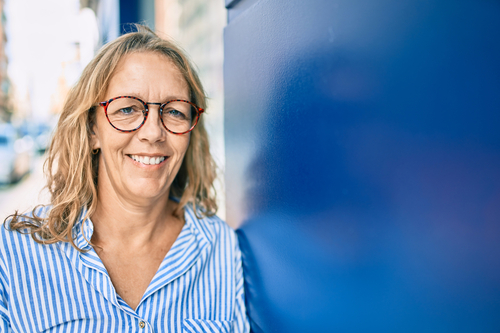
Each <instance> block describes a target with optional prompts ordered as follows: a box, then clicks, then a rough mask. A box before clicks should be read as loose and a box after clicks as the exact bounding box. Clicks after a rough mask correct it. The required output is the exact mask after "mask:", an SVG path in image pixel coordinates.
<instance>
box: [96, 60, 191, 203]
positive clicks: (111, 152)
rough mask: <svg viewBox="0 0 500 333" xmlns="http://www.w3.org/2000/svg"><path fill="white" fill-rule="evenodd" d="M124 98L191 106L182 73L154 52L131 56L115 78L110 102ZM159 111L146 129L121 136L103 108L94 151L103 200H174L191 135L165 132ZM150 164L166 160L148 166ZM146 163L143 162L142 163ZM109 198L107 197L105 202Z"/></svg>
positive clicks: (155, 109) (151, 116)
mask: <svg viewBox="0 0 500 333" xmlns="http://www.w3.org/2000/svg"><path fill="white" fill-rule="evenodd" d="M118 96H134V97H138V98H140V99H141V100H143V101H144V102H146V103H164V102H166V101H169V100H172V99H184V100H189V93H188V85H187V83H186V81H185V80H184V77H183V76H182V74H181V72H180V71H179V69H178V68H177V67H176V66H175V65H174V64H173V63H172V61H171V60H169V59H168V58H167V57H165V56H163V55H161V54H157V53H152V52H137V53H132V54H129V55H126V56H125V57H124V58H122V60H121V61H120V62H119V63H118V66H117V68H116V70H115V72H114V74H113V76H112V77H111V80H110V82H109V86H108V90H107V92H106V96H105V100H109V99H110V98H113V97H118ZM158 108H159V106H158V105H149V115H148V118H147V120H146V122H145V123H144V125H143V126H142V127H141V128H140V129H139V130H137V131H135V132H131V133H124V132H119V131H117V130H116V129H114V128H113V127H112V126H111V125H110V124H109V122H108V120H107V119H106V115H105V113H104V108H103V107H102V106H99V107H98V108H97V115H96V125H95V127H94V133H95V134H94V135H93V138H92V140H93V148H94V149H96V148H100V150H101V154H100V160H99V175H98V181H99V183H98V184H99V195H100V196H101V199H102V200H106V196H107V195H117V196H118V198H119V199H127V200H132V201H151V200H153V201H154V200H158V199H165V198H168V194H169V189H170V185H171V184H172V181H173V180H174V178H175V176H176V175H177V172H178V171H179V168H180V166H181V164H182V161H183V159H184V155H185V154H186V150H187V148H188V145H189V138H190V134H189V133H187V134H182V135H175V134H172V133H169V132H168V131H167V130H165V128H164V127H163V125H162V123H161V120H160V118H159V113H158ZM146 157H147V158H149V159H152V158H154V159H155V163H156V161H157V160H158V158H159V159H160V161H161V160H162V159H163V158H164V160H163V161H161V162H160V163H159V164H147V163H146V162H145V161H144V160H145V159H146ZM141 160H142V162H141ZM103 196H104V197H103Z"/></svg>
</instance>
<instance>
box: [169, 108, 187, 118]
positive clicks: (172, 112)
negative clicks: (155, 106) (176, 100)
mask: <svg viewBox="0 0 500 333" xmlns="http://www.w3.org/2000/svg"><path fill="white" fill-rule="evenodd" d="M167 113H168V115H169V116H173V117H176V118H185V116H184V113H182V112H180V111H178V110H175V109H171V110H168V112H167Z"/></svg>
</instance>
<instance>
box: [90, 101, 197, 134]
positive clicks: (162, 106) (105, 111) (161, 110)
mask: <svg viewBox="0 0 500 333" xmlns="http://www.w3.org/2000/svg"><path fill="white" fill-rule="evenodd" d="M121 98H132V99H135V100H138V101H139V102H141V103H142V104H143V105H144V110H143V111H142V113H143V115H144V119H143V120H142V123H141V124H140V125H139V126H138V127H136V128H134V129H132V130H122V129H119V128H117V127H116V126H115V125H113V124H112V123H111V121H110V120H109V117H108V106H109V104H110V103H111V102H113V101H114V100H117V99H121ZM171 102H186V103H188V104H191V106H192V107H194V109H195V110H196V119H195V121H194V123H193V125H192V126H191V128H190V129H189V130H187V131H185V132H173V131H171V130H169V129H168V128H167V126H166V125H165V123H164V122H163V118H162V117H160V120H161V123H162V125H163V128H165V129H166V130H167V131H168V132H170V133H172V134H176V135H182V134H186V133H189V132H191V131H192V130H193V129H194V128H195V126H196V125H197V124H198V120H199V119H200V115H201V114H202V113H203V112H205V110H204V109H202V108H200V107H198V106H197V105H196V104H194V103H192V102H190V101H187V100H185V99H172V100H170V101H167V102H165V103H147V102H144V101H143V100H142V99H140V98H138V97H135V96H118V97H113V98H110V99H108V100H107V101H104V102H99V105H100V106H102V107H104V114H105V115H106V119H107V120H108V123H109V124H110V125H111V126H112V127H113V128H114V129H115V130H117V131H120V132H123V133H130V132H135V131H137V130H138V129H140V128H141V127H142V125H144V123H145V122H146V120H147V119H148V115H149V108H148V106H149V105H159V106H160V108H159V109H158V112H159V113H160V114H161V113H162V112H163V108H164V107H165V106H166V105H167V104H168V103H171Z"/></svg>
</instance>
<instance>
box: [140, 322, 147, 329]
mask: <svg viewBox="0 0 500 333" xmlns="http://www.w3.org/2000/svg"><path fill="white" fill-rule="evenodd" d="M145 326H146V323H145V322H144V321H142V320H141V322H140V323H139V327H140V328H144V327H145Z"/></svg>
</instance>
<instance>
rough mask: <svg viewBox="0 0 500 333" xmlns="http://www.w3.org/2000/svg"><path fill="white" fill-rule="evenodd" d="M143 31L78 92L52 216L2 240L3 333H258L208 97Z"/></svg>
mask: <svg viewBox="0 0 500 333" xmlns="http://www.w3.org/2000/svg"><path fill="white" fill-rule="evenodd" d="M138 30H139V31H138V32H135V33H130V34H126V35H124V36H121V37H120V38H118V39H117V40H115V41H113V42H111V43H109V44H107V45H106V46H104V47H103V49H102V50H101V51H100V52H99V54H98V55H97V56H96V57H95V59H94V60H93V61H92V62H91V63H90V64H89V65H88V66H87V67H86V68H85V70H84V72H83V74H82V77H81V78H80V80H79V82H78V83H77V85H76V86H75V87H74V88H73V89H72V90H71V92H70V93H69V96H68V99H67V101H66V104H65V106H64V110H63V112H62V114H61V116H60V120H59V123H58V126H57V129H56V131H55V134H54V138H53V142H52V144H51V146H50V149H49V152H48V159H47V164H46V166H47V174H48V188H49V190H50V192H51V195H52V199H51V206H50V207H38V208H35V209H34V210H33V212H32V214H31V216H20V215H17V214H15V215H14V216H13V217H12V218H11V219H10V220H9V221H8V222H7V223H6V226H7V228H5V230H2V234H1V246H0V251H1V252H0V281H1V284H0V285H1V290H0V317H1V319H2V320H1V325H3V330H2V332H3V331H7V330H9V329H11V330H12V331H14V332H42V331H50V332H129V331H130V332H184V331H185V332H233V331H234V332H246V331H248V330H249V326H248V323H247V319H246V315H245V305H244V294H243V276H242V268H241V255H240V251H239V248H238V244H237V239H236V237H235V234H234V232H233V231H232V230H230V229H229V228H228V226H227V225H226V224H225V223H224V222H222V221H221V220H220V219H218V218H217V217H215V216H214V214H215V211H216V203H215V197H214V194H213V192H212V183H213V181H214V178H215V172H214V163H213V161H212V158H211V156H210V153H209V147H208V139H207V134H206V132H205V129H204V127H203V116H202V113H203V111H204V108H205V96H204V92H203V88H202V86H201V83H200V81H199V79H198V77H197V75H196V73H195V72H194V70H193V69H192V67H191V65H190V64H189V62H188V61H187V59H186V57H185V56H184V54H183V53H182V52H181V51H180V50H179V49H178V48H177V47H176V46H175V45H173V44H172V43H170V42H168V41H165V40H162V39H160V38H158V37H157V36H156V35H155V34H154V33H153V32H152V31H150V30H149V29H147V28H144V27H139V28H138ZM2 229H4V228H2Z"/></svg>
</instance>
